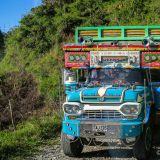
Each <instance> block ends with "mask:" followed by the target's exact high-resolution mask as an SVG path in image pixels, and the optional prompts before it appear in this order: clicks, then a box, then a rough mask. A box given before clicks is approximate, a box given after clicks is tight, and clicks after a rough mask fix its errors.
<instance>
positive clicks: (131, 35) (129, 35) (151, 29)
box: [75, 26, 160, 43]
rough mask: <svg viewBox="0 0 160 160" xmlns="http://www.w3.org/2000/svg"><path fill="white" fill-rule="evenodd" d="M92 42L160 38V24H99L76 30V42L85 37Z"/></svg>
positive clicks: (80, 41)
mask: <svg viewBox="0 0 160 160" xmlns="http://www.w3.org/2000/svg"><path fill="white" fill-rule="evenodd" d="M87 37H88V39H91V40H92V42H104V41H114V40H118V41H128V40H129V41H141V40H144V38H145V37H153V38H154V40H160V26H98V27H78V28H76V32H75V41H76V43H82V41H83V38H84V39H86V38H87Z"/></svg>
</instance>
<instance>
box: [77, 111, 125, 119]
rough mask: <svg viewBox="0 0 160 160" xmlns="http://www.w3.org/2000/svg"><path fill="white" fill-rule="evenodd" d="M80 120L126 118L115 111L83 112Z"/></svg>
mask: <svg viewBox="0 0 160 160" xmlns="http://www.w3.org/2000/svg"><path fill="white" fill-rule="evenodd" d="M80 118H81V119H108V120H122V119H126V117H125V116H124V115H123V114H121V113H120V112H119V111H117V110H85V111H84V113H83V114H82V115H81V117H80Z"/></svg>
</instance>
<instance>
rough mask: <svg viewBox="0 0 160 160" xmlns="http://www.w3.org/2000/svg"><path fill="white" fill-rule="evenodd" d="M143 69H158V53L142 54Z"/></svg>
mask: <svg viewBox="0 0 160 160" xmlns="http://www.w3.org/2000/svg"><path fill="white" fill-rule="evenodd" d="M142 67H143V68H160V52H156V51H154V52H142Z"/></svg>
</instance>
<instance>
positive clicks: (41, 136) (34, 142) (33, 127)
mask: <svg viewBox="0 0 160 160" xmlns="http://www.w3.org/2000/svg"><path fill="white" fill-rule="evenodd" d="M60 129H61V120H60V117H59V116H57V115H54V116H50V117H42V118H31V119H30V120H28V121H26V122H23V123H20V124H19V125H18V126H17V130H16V131H12V132H10V131H0V137H1V138H0V159H2V160H3V159H4V160H7V159H8V160H9V159H24V158H26V157H27V156H29V155H30V154H31V153H32V152H36V151H38V147H39V146H40V144H42V143H44V144H45V143H46V142H47V140H49V139H53V138H55V137H56V135H57V134H59V132H60Z"/></svg>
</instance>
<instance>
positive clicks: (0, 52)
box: [0, 30, 4, 59]
mask: <svg viewBox="0 0 160 160" xmlns="http://www.w3.org/2000/svg"><path fill="white" fill-rule="evenodd" d="M3 56H4V34H3V33H2V31H1V30H0V59H2V58H3Z"/></svg>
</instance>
